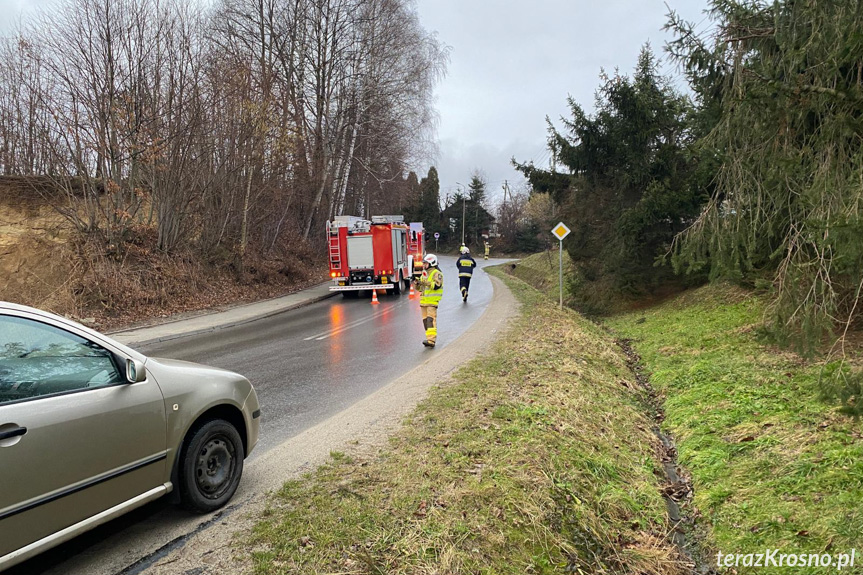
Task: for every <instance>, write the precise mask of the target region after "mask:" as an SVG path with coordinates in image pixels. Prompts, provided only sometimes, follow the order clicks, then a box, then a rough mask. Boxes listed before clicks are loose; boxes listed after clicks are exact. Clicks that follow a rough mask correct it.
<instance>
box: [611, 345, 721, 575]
mask: <svg viewBox="0 0 863 575" xmlns="http://www.w3.org/2000/svg"><path fill="white" fill-rule="evenodd" d="M616 343H617V345H618V346H619V347H620V349H621V350H622V351H623V353H624V355H625V356H626V364H627V366H628V367H629V369H630V371H632V374H633V375H634V376H635V381H636V383H637V384H638V387H639V389H641V390H642V392H643V393H644V395H645V398H644V399H645V403H646V406H647V408H648V409H649V411H650V415H651V418H652V419H653V426H652V428H651V429H652V431H653V433H654V434H655V435H656V437H657V438H658V439H659V442H660V444H661V445H662V451H661V454H660V460H661V463H662V469H663V471H664V474H665V485H663V487H662V497H663V499H664V500H665V507H666V509H667V510H668V518H669V521H670V523H671V525H672V531H671V534H670V536H669V537H670V539H671V541H672V542H673V543H674V544H675V546H676V547H677V549H678V550H679V551H680V553H681V555H682V556H683V557H685V558H686V560H687V561H688V562H689V564H690V566H691V568H692V572H693V573H697V574H699V575H715V574H716V573H717V571H716V570H715V569H714V568H713V566H712V565H711V564H710V563H709V562H707V561H705V560H703V557H702V552H701V550H700V549H699V546H698V542H697V541H696V539H695V520H694V517H693V514H692V507H691V502H692V495H693V493H692V482H691V480H690V477H689V474H688V473H686V471H685V470H684V469H682V468H681V467H680V466H679V465H678V464H677V448H676V447H675V445H674V440H673V439H672V438H671V437H670V436H669V435H667V434H665V433H663V432H662V422H663V421H664V420H665V412H664V410H663V408H662V400H661V399H660V397H659V395H658V394H657V393H656V390H654V389H653V386H652V385H651V383H650V378H649V377H648V376H647V375H646V374H645V373H644V368H643V366H642V364H641V357H640V356H639V355H638V353H637V352H636V351H635V349H634V348H633V347H632V340H629V339H617V340H616Z"/></svg>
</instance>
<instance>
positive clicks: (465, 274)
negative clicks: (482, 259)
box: [455, 256, 476, 278]
mask: <svg viewBox="0 0 863 575" xmlns="http://www.w3.org/2000/svg"><path fill="white" fill-rule="evenodd" d="M455 265H457V266H458V277H460V278H469V277H471V276H472V275H473V268H475V267H476V260H475V259H473V258H472V257H470V256H461V257H460V258H459V259H458V261H457V262H456V263H455Z"/></svg>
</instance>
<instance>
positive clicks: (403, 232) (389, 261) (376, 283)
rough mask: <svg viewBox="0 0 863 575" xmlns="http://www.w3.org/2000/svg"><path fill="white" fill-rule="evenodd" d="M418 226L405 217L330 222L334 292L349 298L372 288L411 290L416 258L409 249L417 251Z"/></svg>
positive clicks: (345, 217) (346, 218)
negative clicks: (406, 221)
mask: <svg viewBox="0 0 863 575" xmlns="http://www.w3.org/2000/svg"><path fill="white" fill-rule="evenodd" d="M414 225H415V224H411V225H410V226H409V225H408V224H406V223H405V222H404V216H372V219H371V220H365V219H363V218H358V217H355V216H337V217H336V218H335V219H334V220H333V221H331V222H327V242H328V244H329V262H330V277H331V278H332V280H333V285H332V286H330V291H341V292H345V295H348V294H350V293H352V292H353V293H355V292H357V291H359V290H368V289H385V290H392V291H393V293H400V292H401V290H402V287H404V288H408V287H410V280H411V277H412V275H413V273H414V270H413V262H414V258H415V255H414V252H413V251H409V250H411V249H414V250H415V249H416V246H415V245H414V244H412V243H411V239H412V238H416V237H417V235H419V236H420V238H421V237H422V234H421V233H420V234H416V233H415V228H414ZM421 227H422V224H420V228H421ZM414 243H415V242H414ZM421 261H422V258H421V257H420V262H421ZM418 265H419V267H420V268H421V267H422V265H421V264H419V262H418Z"/></svg>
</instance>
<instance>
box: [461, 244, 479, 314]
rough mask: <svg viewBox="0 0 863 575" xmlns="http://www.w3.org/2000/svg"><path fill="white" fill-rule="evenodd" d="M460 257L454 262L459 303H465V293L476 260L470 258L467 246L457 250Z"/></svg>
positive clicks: (468, 287)
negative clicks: (456, 269) (456, 272)
mask: <svg viewBox="0 0 863 575" xmlns="http://www.w3.org/2000/svg"><path fill="white" fill-rule="evenodd" d="M459 251H460V252H461V256H459V258H458V260H457V261H456V265H457V266H458V286H459V288H461V301H463V302H465V303H467V292H468V290H469V289H470V278H472V277H473V270H474V268H475V267H476V260H475V259H473V258H472V257H470V250H469V249H468V247H467V246H462V247H460V248H459Z"/></svg>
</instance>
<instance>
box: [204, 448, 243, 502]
mask: <svg viewBox="0 0 863 575" xmlns="http://www.w3.org/2000/svg"><path fill="white" fill-rule="evenodd" d="M234 465H235V460H234V450H233V446H232V445H231V444H230V442H228V441H225V439H224V438H223V437H213V438H212V439H210V440H209V441H207V443H205V444H204V446H203V447H202V448H201V451H200V452H199V453H198V459H197V461H196V462H195V477H196V479H197V483H198V488H199V489H200V490H201V493H202V494H203V495H204V496H206V497H208V498H210V499H216V498H218V497H219V496H221V495H222V493H223V492H224V491H225V489H227V488H228V486H229V485H230V483H231V477H232V476H233V474H234Z"/></svg>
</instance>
